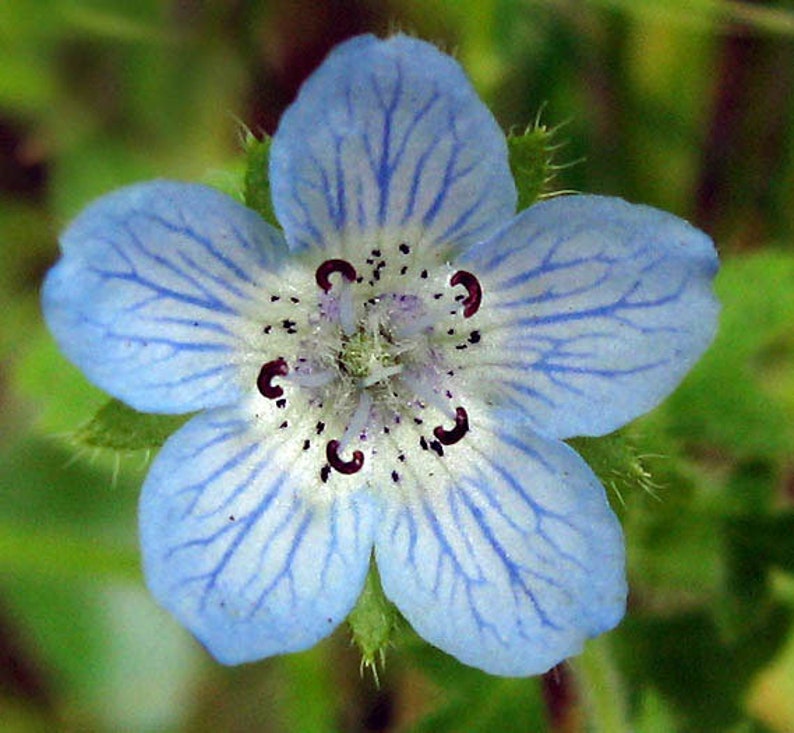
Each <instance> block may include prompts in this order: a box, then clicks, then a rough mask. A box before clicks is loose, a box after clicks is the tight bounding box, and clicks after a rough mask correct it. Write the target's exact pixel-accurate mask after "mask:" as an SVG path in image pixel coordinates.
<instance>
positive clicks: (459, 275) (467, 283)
mask: <svg viewBox="0 0 794 733" xmlns="http://www.w3.org/2000/svg"><path fill="white" fill-rule="evenodd" d="M449 284H450V285H452V286H455V285H463V287H464V288H466V290H467V291H468V292H469V294H468V295H467V296H466V297H465V298H464V299H463V317H464V318H471V317H472V316H473V315H474V314H475V313H476V312H477V311H478V310H480V302H481V301H482V288H481V287H480V281H479V280H478V279H477V278H476V277H474V275H472V274H471V273H470V272H466V270H458V271H457V272H456V273H455V274H454V275H453V276H452V278H451V279H450V281H449Z"/></svg>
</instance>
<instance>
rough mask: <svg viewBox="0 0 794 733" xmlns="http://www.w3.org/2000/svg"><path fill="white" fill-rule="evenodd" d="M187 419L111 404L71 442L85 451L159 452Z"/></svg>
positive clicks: (79, 429) (115, 401) (73, 436)
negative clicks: (86, 449)
mask: <svg viewBox="0 0 794 733" xmlns="http://www.w3.org/2000/svg"><path fill="white" fill-rule="evenodd" d="M189 418H190V415H151V414H148V413H143V412H138V411H137V410H133V409H132V408H131V407H129V406H127V405H125V404H124V403H123V402H120V401H119V400H115V399H114V400H111V401H110V402H108V403H107V404H106V405H104V406H103V407H101V408H100V409H99V412H97V413H96V415H94V417H93V418H91V419H90V420H89V421H88V422H87V423H86V424H85V425H83V426H82V427H81V428H78V429H77V431H75V432H74V434H73V435H72V439H73V440H74V442H75V443H77V444H78V445H80V446H84V447H87V448H109V449H111V450H115V451H136V450H152V449H155V448H159V447H160V446H162V444H163V443H165V441H166V440H167V439H168V437H169V436H170V435H171V434H172V433H174V432H175V431H176V430H177V429H179V428H180V427H182V425H184V423H185V422H187V420H188V419H189Z"/></svg>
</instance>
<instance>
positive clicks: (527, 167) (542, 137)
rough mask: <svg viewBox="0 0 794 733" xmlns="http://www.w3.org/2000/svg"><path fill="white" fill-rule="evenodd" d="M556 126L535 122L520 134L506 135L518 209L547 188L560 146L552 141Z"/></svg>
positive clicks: (552, 176)
mask: <svg viewBox="0 0 794 733" xmlns="http://www.w3.org/2000/svg"><path fill="white" fill-rule="evenodd" d="M555 132H556V129H551V130H549V129H548V128H547V127H546V126H545V125H542V124H540V122H536V123H535V124H534V125H532V126H531V127H529V128H527V130H526V131H525V132H524V134H523V135H508V137H507V150H508V153H509V155H510V170H511V171H512V173H513V178H514V179H515V182H516V188H517V189H518V210H519V211H522V210H523V209H526V208H527V207H529V206H532V204H534V203H535V202H536V201H537V200H538V199H539V198H540V197H541V195H542V194H543V193H545V192H546V191H548V188H549V184H550V183H551V181H552V179H553V178H554V172H555V170H556V166H555V165H554V164H553V162H552V158H553V157H554V151H555V150H556V149H557V148H558V147H559V146H558V145H557V144H556V143H554V142H553V137H554V133H555Z"/></svg>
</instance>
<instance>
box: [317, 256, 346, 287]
mask: <svg viewBox="0 0 794 733" xmlns="http://www.w3.org/2000/svg"><path fill="white" fill-rule="evenodd" d="M335 272H340V273H342V277H343V278H344V279H345V280H347V281H348V282H350V283H352V282H353V281H354V280H355V279H356V268H355V267H353V265H351V264H350V263H349V262H348V261H347V260H326V261H325V262H323V263H322V264H321V265H320V266H319V267H318V268H317V272H316V273H315V274H314V279H315V280H316V281H317V284H318V285H319V286H320V287H321V288H322V289H323V292H325V293H327V292H328V291H329V290H330V289H331V287H332V285H331V281H330V279H329V278H330V276H331V275H332V274H333V273H335Z"/></svg>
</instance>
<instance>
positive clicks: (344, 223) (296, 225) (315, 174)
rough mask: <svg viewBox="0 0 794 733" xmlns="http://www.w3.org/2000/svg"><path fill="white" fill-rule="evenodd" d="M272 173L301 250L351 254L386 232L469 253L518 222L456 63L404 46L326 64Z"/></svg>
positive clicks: (478, 106)
mask: <svg viewBox="0 0 794 733" xmlns="http://www.w3.org/2000/svg"><path fill="white" fill-rule="evenodd" d="M270 173H271V186H272V192H273V204H274V207H275V211H276V215H277V216H278V219H279V221H280V222H281V224H282V226H283V227H284V230H285V233H286V236H287V241H288V242H289V244H290V246H291V247H294V248H302V247H306V246H318V247H327V248H333V249H339V250H340V251H345V249H346V248H348V247H349V248H354V247H355V246H356V244H358V245H359V246H364V245H363V244H362V243H361V240H362V236H365V235H367V234H370V233H372V232H373V231H378V230H386V232H388V233H389V234H390V235H391V236H393V237H402V238H404V239H405V240H406V241H409V242H414V243H417V242H420V241H421V242H424V243H427V244H437V243H442V244H454V245H465V244H467V243H470V242H474V241H478V240H479V239H482V238H484V237H485V236H487V235H488V234H490V233H491V232H493V231H495V229H496V227H498V226H499V225H500V224H503V223H504V222H505V221H507V220H508V219H509V218H510V217H511V216H512V214H513V213H514V211H515V202H516V193H515V186H514V183H513V179H512V176H511V174H510V168H509V166H508V162H507V149H506V144H505V139H504V135H503V134H502V132H501V130H500V129H499V127H498V125H497V124H496V121H495V120H494V118H493V116H492V115H491V113H490V112H489V111H488V109H487V108H486V107H485V106H484V105H483V104H482V102H480V100H479V99H478V98H477V95H476V94H475V92H474V90H473V89H472V87H471V84H470V83H469V81H468V80H467V78H466V76H465V74H464V73H463V71H462V69H461V68H460V66H459V65H458V64H457V63H456V62H455V61H454V60H453V59H452V58H450V57H449V56H446V55H445V54H442V53H441V52H440V51H439V50H438V49H436V48H435V47H434V46H432V45H430V44H428V43H425V42H423V41H418V40H416V39H413V38H408V37H406V36H401V35H398V36H394V37H392V38H390V39H388V40H386V41H381V40H378V39H376V38H374V37H372V36H361V37H358V38H355V39H353V40H351V41H348V42H347V43H344V44H342V45H340V46H338V47H337V48H336V49H335V50H334V51H333V52H332V53H331V54H330V55H329V56H328V58H327V59H326V61H325V62H324V63H323V64H322V65H321V66H320V68H319V69H318V70H317V71H316V72H315V73H314V74H313V75H312V76H311V77H310V78H309V79H308V80H307V81H306V82H305V84H304V85H303V88H302V89H301V91H300V94H299V95H298V98H297V100H296V102H295V103H294V104H293V105H292V106H291V107H290V108H289V109H288V110H287V111H286V112H285V113H284V116H283V117H282V119H281V123H280V125H279V128H278V131H277V132H276V135H275V137H274V139H273V146H272V149H271V154H270ZM398 241H399V240H398ZM369 246H370V245H367V247H369ZM351 251H353V252H354V251H355V250H354V249H351Z"/></svg>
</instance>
